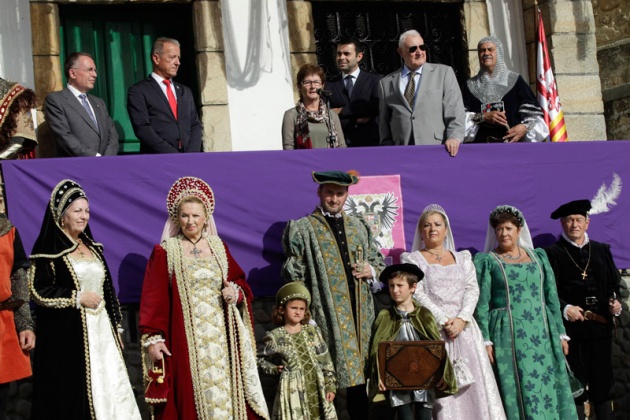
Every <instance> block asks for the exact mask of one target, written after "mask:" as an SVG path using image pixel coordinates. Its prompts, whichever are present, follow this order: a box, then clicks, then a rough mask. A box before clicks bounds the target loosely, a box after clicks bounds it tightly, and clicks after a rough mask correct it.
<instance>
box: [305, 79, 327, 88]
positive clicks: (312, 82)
mask: <svg viewBox="0 0 630 420" xmlns="http://www.w3.org/2000/svg"><path fill="white" fill-rule="evenodd" d="M308 85H311V86H313V87H320V86H321V85H322V81H321V80H302V86H308Z"/></svg>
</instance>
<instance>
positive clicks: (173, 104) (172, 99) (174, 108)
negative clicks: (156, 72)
mask: <svg viewBox="0 0 630 420" xmlns="http://www.w3.org/2000/svg"><path fill="white" fill-rule="evenodd" d="M163 83H164V84H165V85H166V97H167V98H168V104H169V105H170V106H171V111H173V116H174V117H175V119H177V99H175V94H174V93H173V90H172V89H171V81H170V80H169V79H164V80H163Z"/></svg>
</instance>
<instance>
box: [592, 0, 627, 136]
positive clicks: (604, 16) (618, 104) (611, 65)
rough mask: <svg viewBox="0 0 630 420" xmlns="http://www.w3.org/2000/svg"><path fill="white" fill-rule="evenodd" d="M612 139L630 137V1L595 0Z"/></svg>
mask: <svg viewBox="0 0 630 420" xmlns="http://www.w3.org/2000/svg"><path fill="white" fill-rule="evenodd" d="M593 13H594V16H595V26H596V28H597V32H596V36H597V58H598V61H599V71H600V74H601V79H602V95H603V97H604V110H605V112H604V117H605V118H606V131H607V132H608V139H609V140H627V139H630V66H629V65H628V64H629V63H630V59H629V58H628V57H630V2H628V1H624V0H593Z"/></svg>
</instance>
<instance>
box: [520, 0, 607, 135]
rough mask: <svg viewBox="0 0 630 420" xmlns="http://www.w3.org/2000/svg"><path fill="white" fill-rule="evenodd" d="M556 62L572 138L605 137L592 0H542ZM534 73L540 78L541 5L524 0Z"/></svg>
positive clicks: (546, 29)
mask: <svg viewBox="0 0 630 420" xmlns="http://www.w3.org/2000/svg"><path fill="white" fill-rule="evenodd" d="M539 4H540V9H541V11H542V14H543V20H544V24H545V34H546V35H547V47H548V48H549V55H550V56H551V66H552V69H553V73H554V76H555V79H556V83H557V84H558V92H559V95H560V101H561V103H562V110H563V111H564V120H565V123H566V126H567V133H568V135H569V141H580V140H606V124H605V121H604V104H603V102H602V91H601V82H600V77H599V67H598V64H597V45H596V42H595V21H594V18H593V7H592V5H591V1H590V0H576V1H571V0H553V1H548V0H541V1H540V2H539ZM523 9H524V19H525V40H526V42H527V54H528V59H529V60H528V61H529V78H530V80H531V81H534V80H536V46H537V45H536V8H535V6H534V0H523Z"/></svg>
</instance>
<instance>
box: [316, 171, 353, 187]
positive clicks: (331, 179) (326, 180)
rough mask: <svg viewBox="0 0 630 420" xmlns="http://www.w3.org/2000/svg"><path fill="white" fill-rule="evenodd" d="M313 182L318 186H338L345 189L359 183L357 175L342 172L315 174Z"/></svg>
mask: <svg viewBox="0 0 630 420" xmlns="http://www.w3.org/2000/svg"><path fill="white" fill-rule="evenodd" d="M313 181H315V182H317V183H318V184H320V185H321V184H337V185H341V186H344V187H347V186H350V185H354V184H356V183H357V182H359V178H358V177H357V175H356V173H352V172H342V171H325V172H313Z"/></svg>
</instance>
